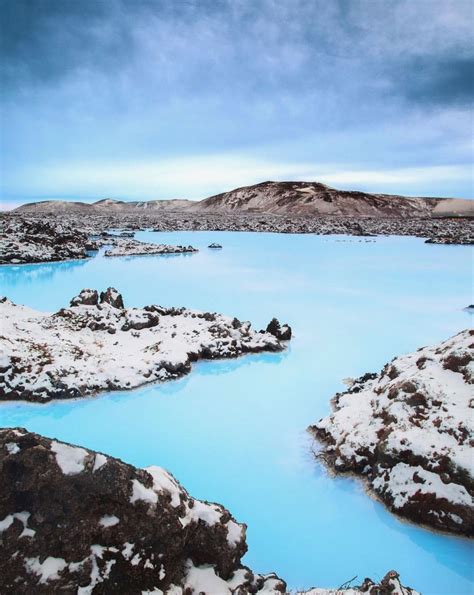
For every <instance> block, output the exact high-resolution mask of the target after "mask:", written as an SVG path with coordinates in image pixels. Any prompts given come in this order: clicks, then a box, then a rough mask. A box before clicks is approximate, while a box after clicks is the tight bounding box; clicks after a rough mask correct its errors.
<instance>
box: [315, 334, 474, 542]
mask: <svg viewBox="0 0 474 595" xmlns="http://www.w3.org/2000/svg"><path fill="white" fill-rule="evenodd" d="M473 347H474V331H472V330H465V331H462V332H460V333H458V334H457V335H455V336H454V337H452V338H450V339H448V340H447V341H444V342H442V343H440V344H438V345H435V346H433V347H424V348H422V349H419V350H418V351H416V352H415V353H411V354H409V355H404V356H401V357H397V358H395V359H394V360H392V362H390V363H389V364H387V365H386V366H385V367H384V368H383V370H382V371H381V372H380V373H379V374H366V375H365V376H363V377H362V378H360V379H359V380H357V381H355V382H354V383H353V385H352V386H351V388H350V389H349V390H348V391H347V392H345V393H339V394H337V395H336V397H335V398H334V400H333V404H334V412H333V413H332V414H331V415H329V416H328V417H325V418H323V419H322V420H320V421H319V422H318V423H317V424H316V425H315V426H312V427H311V428H310V429H311V431H312V432H313V433H314V434H315V435H316V437H318V438H319V439H320V440H322V441H323V442H324V443H325V449H324V452H323V453H322V457H321V458H322V459H323V460H325V461H326V462H327V463H328V464H329V465H330V466H331V467H332V468H333V469H335V470H336V471H338V472H355V473H357V474H360V475H362V476H363V477H365V478H366V480H367V482H368V486H369V488H370V489H371V490H372V491H373V492H375V493H376V494H377V495H378V496H379V497H380V498H381V499H382V500H383V501H384V502H385V503H386V504H387V505H388V506H389V508H390V509H391V510H392V511H394V512H396V513H397V514H400V515H402V516H405V517H408V518H409V519H411V520H413V521H415V522H418V523H423V524H427V525H430V526H432V527H434V528H436V529H441V530H445V531H451V532H454V533H462V534H466V535H473V533H474V502H473V495H474V481H473V476H474V470H473V464H474V456H473V448H472V447H473V437H474V434H473V430H474V414H473V407H474V392H473V383H474V363H473Z"/></svg>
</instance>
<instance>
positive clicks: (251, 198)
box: [14, 181, 474, 218]
mask: <svg viewBox="0 0 474 595" xmlns="http://www.w3.org/2000/svg"><path fill="white" fill-rule="evenodd" d="M14 211H15V212H18V213H58V214H60V213H66V212H71V213H84V214H93V213H96V214H106V213H110V212H114V213H115V212H121V211H123V212H127V213H132V212H145V211H146V212H157V211H185V212H190V213H199V212H202V213H272V214H277V215H313V216H318V215H320V216H324V215H332V216H342V217H395V218H400V217H401V218H404V217H430V216H432V217H474V201H472V200H468V199H461V198H430V197H405V196H400V195H391V194H371V193H368V192H359V191H353V190H352V191H351V190H337V189H335V188H331V187H330V186H326V185H325V184H321V183H319V182H271V181H268V182H262V183H260V184H254V185H252V186H243V187H242V188H236V189H234V190H230V191H229V192H223V193H221V194H216V195H215V196H210V197H209V198H206V199H204V200H201V201H192V200H186V199H174V200H149V201H130V202H129V201H123V200H116V199H113V198H105V199H102V200H98V201H96V202H94V203H84V202H77V201H76V202H69V201H64V200H57V201H56V200H48V201H41V202H33V203H28V204H25V205H22V206H21V207H18V208H16V209H14Z"/></svg>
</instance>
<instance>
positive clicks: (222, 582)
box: [0, 428, 417, 595]
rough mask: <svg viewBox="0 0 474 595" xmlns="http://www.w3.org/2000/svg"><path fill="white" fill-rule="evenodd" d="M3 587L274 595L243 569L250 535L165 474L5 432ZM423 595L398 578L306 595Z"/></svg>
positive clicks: (282, 587)
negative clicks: (259, 594) (243, 560)
mask: <svg viewBox="0 0 474 595" xmlns="http://www.w3.org/2000/svg"><path fill="white" fill-rule="evenodd" d="M0 474H1V476H2V480H3V481H2V482H0V540H1V544H2V556H1V557H0V588H1V589H2V592H5V593H15V594H25V595H26V594H30V593H37V594H38V595H51V594H53V593H77V594H78V595H92V594H95V595H97V594H100V593H103V594H106V593H126V594H127V595H143V594H147V593H150V594H151V593H156V595H160V594H161V595H163V594H165V593H167V594H170V595H171V594H173V595H198V594H204V595H250V594H253V593H261V594H263V593H266V594H267V595H269V594H273V595H277V594H278V593H283V592H285V591H286V584H285V582H284V581H283V580H282V579H280V578H279V577H278V576H276V575H275V574H273V573H272V574H266V575H259V574H255V573H254V572H252V570H251V569H249V568H248V567H246V566H243V565H242V563H241V558H242V556H243V555H244V554H245V552H246V550H247V544H246V542H245V533H246V526H245V525H243V524H241V523H238V522H237V521H236V520H235V519H234V518H233V517H232V515H231V513H230V512H229V511H228V510H226V509H225V508H224V507H223V506H221V505H219V504H212V503H209V502H203V501H200V500H195V499H194V498H192V497H191V496H190V495H189V494H188V493H187V492H186V490H185V489H184V488H183V487H182V486H181V485H180V484H179V483H178V482H177V481H176V479H175V478H174V477H173V476H172V475H170V473H168V472H167V471H165V470H164V469H162V468H161V467H156V466H153V467H148V468H146V469H137V468H136V467H133V466H132V465H127V464H126V463H123V462H122V461H120V460H118V459H115V458H113V457H109V456H106V455H104V454H101V453H98V452H94V451H91V450H88V449H85V448H81V447H77V446H72V445H70V444H66V443H64V442H59V441H57V440H51V439H49V438H45V437H43V436H40V435H38V434H34V433H31V432H28V431H26V430H25V429H23V428H13V429H0ZM335 593H337V594H340V595H356V594H359V593H366V594H368V595H417V594H416V591H413V590H412V589H410V588H407V587H403V586H402V585H401V583H400V579H399V577H398V574H397V573H396V572H394V571H391V572H389V573H387V575H386V576H385V578H384V579H383V580H382V581H381V582H380V583H379V584H376V583H374V582H373V581H371V580H370V579H365V580H364V582H363V584H362V585H361V586H360V587H353V588H347V589H342V588H341V589H337V590H333V589H311V590H310V591H308V592H307V595H334V594H335Z"/></svg>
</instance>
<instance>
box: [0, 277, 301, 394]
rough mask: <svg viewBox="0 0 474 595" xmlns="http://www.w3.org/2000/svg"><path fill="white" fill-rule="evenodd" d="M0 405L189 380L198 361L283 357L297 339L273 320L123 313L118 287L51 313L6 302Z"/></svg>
mask: <svg viewBox="0 0 474 595" xmlns="http://www.w3.org/2000/svg"><path fill="white" fill-rule="evenodd" d="M0 319H1V321H2V324H1V327H0V400H10V399H26V400H30V401H38V402H45V401H48V400H50V399H61V398H75V397H82V396H85V395H89V394H93V393H96V392H98V391H102V390H117V389H130V388H134V387H137V386H140V385H142V384H145V383H148V382H153V381H156V380H169V379H172V378H178V377H179V376H182V375H184V374H187V373H188V372H189V371H190V369H191V362H193V361H196V360H198V359H204V358H207V359H217V358H231V357H237V356H239V355H241V354H244V353H258V352H261V351H281V350H283V349H284V347H285V342H284V341H285V340H288V339H290V338H291V329H290V328H289V327H288V326H287V325H283V326H281V327H280V325H279V323H278V321H276V320H272V322H271V324H269V326H268V328H267V331H260V332H257V331H254V330H253V329H252V328H251V324H250V322H240V321H239V320H237V319H236V318H229V317H227V316H223V315H220V314H214V313H209V312H199V311H194V310H187V309H185V308H163V307H160V306H146V307H145V308H124V304H123V299H122V296H121V295H120V294H119V293H118V292H117V291H116V290H115V289H113V288H109V289H108V290H107V291H106V292H102V293H101V294H100V296H99V294H98V292H97V291H96V290H92V289H85V290H83V291H82V292H81V293H80V295H79V296H77V297H75V298H73V299H72V300H71V306H70V307H69V308H65V309H62V310H60V311H59V312H56V313H55V314H48V313H44V312H37V311H35V310H31V309H30V308H27V307H25V306H20V305H15V304H13V303H12V302H11V301H10V300H8V299H7V298H2V299H0Z"/></svg>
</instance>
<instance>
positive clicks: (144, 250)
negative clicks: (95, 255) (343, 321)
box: [104, 238, 198, 256]
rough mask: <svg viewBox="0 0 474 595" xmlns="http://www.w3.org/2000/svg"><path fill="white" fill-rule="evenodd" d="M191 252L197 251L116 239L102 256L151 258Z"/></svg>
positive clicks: (195, 250)
mask: <svg viewBox="0 0 474 595" xmlns="http://www.w3.org/2000/svg"><path fill="white" fill-rule="evenodd" d="M193 252H198V250H197V249H196V248H193V247H192V246H170V245H168V244H149V243H146V242H139V241H137V240H125V239H123V238H118V239H116V240H115V245H114V246H113V247H112V248H109V249H108V250H106V251H105V253H104V256H146V255H150V256H151V255H156V254H192V253H193Z"/></svg>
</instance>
